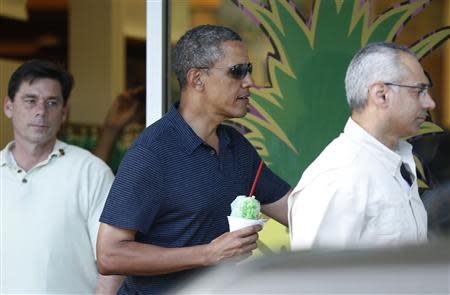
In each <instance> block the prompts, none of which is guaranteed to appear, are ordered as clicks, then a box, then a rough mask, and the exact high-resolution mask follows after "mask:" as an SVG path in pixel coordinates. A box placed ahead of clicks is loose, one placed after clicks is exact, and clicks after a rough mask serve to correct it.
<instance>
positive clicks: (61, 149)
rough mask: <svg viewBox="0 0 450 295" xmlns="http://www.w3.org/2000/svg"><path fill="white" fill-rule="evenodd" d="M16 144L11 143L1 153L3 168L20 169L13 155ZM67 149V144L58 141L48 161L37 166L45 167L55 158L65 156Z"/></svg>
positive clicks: (0, 160)
mask: <svg viewBox="0 0 450 295" xmlns="http://www.w3.org/2000/svg"><path fill="white" fill-rule="evenodd" d="M15 144H16V143H15V141H11V142H10V143H8V144H7V145H6V147H5V148H4V149H3V150H2V151H1V152H0V167H3V166H8V167H11V168H17V167H19V165H17V162H16V159H14V155H13V153H12V149H13V148H14V146H15ZM66 147H67V144H66V143H64V142H62V141H59V140H56V142H55V145H54V146H53V149H52V151H51V152H50V154H49V155H48V157H47V159H45V160H44V161H42V162H41V163H39V164H37V165H36V166H38V165H44V164H46V163H48V162H49V161H50V160H51V159H53V158H59V157H62V156H64V155H65V154H66V150H67V149H66Z"/></svg>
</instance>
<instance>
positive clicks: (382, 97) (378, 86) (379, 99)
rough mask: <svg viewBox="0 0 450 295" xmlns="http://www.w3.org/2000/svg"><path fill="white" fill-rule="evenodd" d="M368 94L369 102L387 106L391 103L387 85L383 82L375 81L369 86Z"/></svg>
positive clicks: (383, 106) (382, 106) (378, 105)
mask: <svg viewBox="0 0 450 295" xmlns="http://www.w3.org/2000/svg"><path fill="white" fill-rule="evenodd" d="M368 96H369V97H368V100H369V103H372V104H374V105H376V106H377V107H381V108H385V107H387V106H388V104H389V103H388V102H389V101H388V96H387V87H386V85H384V84H383V83H381V82H377V83H373V84H372V85H370V86H369V91H368Z"/></svg>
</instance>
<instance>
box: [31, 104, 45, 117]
mask: <svg viewBox="0 0 450 295" xmlns="http://www.w3.org/2000/svg"><path fill="white" fill-rule="evenodd" d="M34 110H35V114H36V116H38V115H40V116H43V115H45V114H47V112H48V108H47V103H46V102H45V101H38V102H36V105H35V106H34Z"/></svg>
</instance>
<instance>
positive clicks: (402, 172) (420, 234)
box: [289, 43, 435, 250]
mask: <svg viewBox="0 0 450 295" xmlns="http://www.w3.org/2000/svg"><path fill="white" fill-rule="evenodd" d="M430 86H431V85H430V81H429V80H428V78H427V76H426V75H425V73H424V71H423V69H422V67H421V65H420V63H419V62H418V61H417V58H416V57H415V56H414V54H413V53H412V52H411V51H410V50H409V49H408V48H407V47H404V46H400V45H397V44H394V43H373V44H369V45H368V46H366V47H365V48H363V49H361V50H360V51H359V52H358V53H357V54H356V56H355V57H354V58H353V60H352V61H351V63H350V65H349V67H348V69H347V75H346V78H345V88H346V91H347V100H348V103H349V105H350V108H351V111H352V114H351V117H350V118H349V119H348V121H347V124H346V126H345V128H344V132H343V133H342V134H341V135H340V136H339V137H338V138H336V139H335V140H334V141H333V142H331V143H330V144H329V145H328V146H327V147H326V148H325V150H324V151H323V152H322V153H321V154H320V155H319V157H318V158H317V159H316V160H315V161H314V162H313V163H312V164H311V165H310V166H309V167H308V169H306V171H305V172H304V173H303V175H302V178H301V179H300V182H299V183H298V185H297V187H296V188H295V189H294V192H293V193H292V195H291V196H290V199H289V222H290V234H291V246H292V248H293V249H295V250H297V249H309V248H334V249H343V248H355V247H386V246H398V245H404V244H410V243H421V242H423V241H426V239H427V214H426V212H425V208H424V206H423V204H422V201H421V200H420V197H419V194H418V189H417V177H416V167H415V164H414V159H413V155H412V146H411V145H410V144H409V143H407V142H406V141H404V140H402V138H403V137H406V136H410V135H413V134H415V133H417V132H418V131H419V129H420V125H421V123H423V122H424V121H425V119H426V117H427V111H428V110H430V109H433V108H434V107H435V104H434V101H433V99H432V98H431V96H430V95H429V94H428V88H429V87H430Z"/></svg>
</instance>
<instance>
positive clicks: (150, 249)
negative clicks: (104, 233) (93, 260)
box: [98, 241, 214, 275]
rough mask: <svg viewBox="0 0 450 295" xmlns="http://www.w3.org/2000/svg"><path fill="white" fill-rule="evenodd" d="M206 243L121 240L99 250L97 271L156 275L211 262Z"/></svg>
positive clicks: (107, 273) (106, 273)
mask: <svg viewBox="0 0 450 295" xmlns="http://www.w3.org/2000/svg"><path fill="white" fill-rule="evenodd" d="M208 253H209V251H208V246H207V245H200V246H193V247H183V248H162V247H158V246H154V245H149V244H142V243H138V242H134V241H127V242H121V245H120V246H119V247H117V248H116V249H115V250H113V251H108V252H106V253H103V252H101V251H100V256H99V258H100V259H99V262H98V265H99V271H100V273H102V274H105V275H109V274H121V275H160V274H166V273H172V272H176V271H181V270H185V269H190V268H195V267H201V266H206V265H211V264H213V263H214V261H213V259H212V258H211V257H209V256H210V255H209V254H208Z"/></svg>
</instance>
